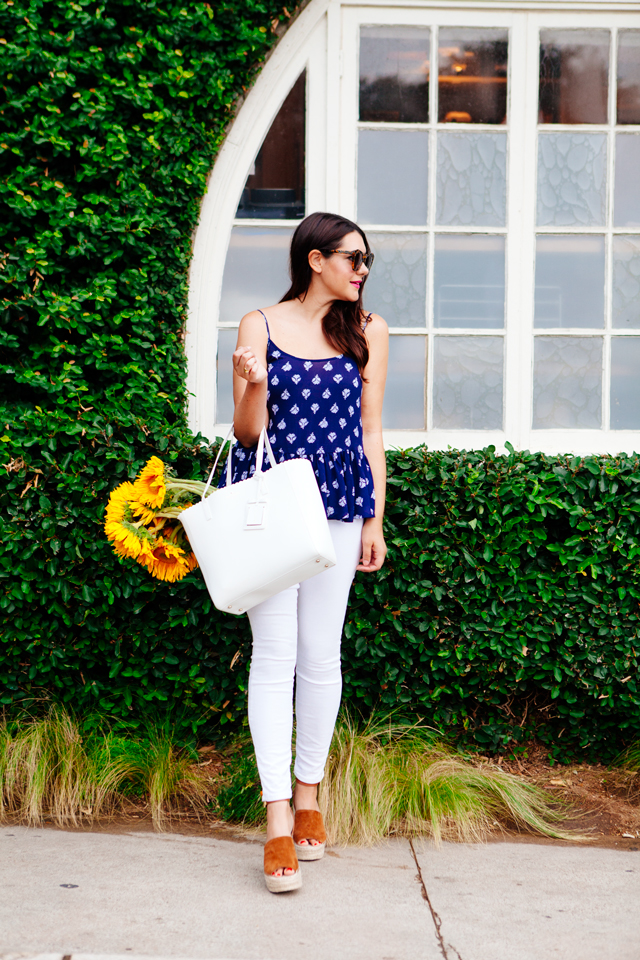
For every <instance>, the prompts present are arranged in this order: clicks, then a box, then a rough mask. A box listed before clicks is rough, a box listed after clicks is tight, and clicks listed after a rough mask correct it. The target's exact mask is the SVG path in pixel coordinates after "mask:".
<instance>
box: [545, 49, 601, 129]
mask: <svg viewBox="0 0 640 960" xmlns="http://www.w3.org/2000/svg"><path fill="white" fill-rule="evenodd" d="M608 82H609V31H608V30H541V31H540V102H539V110H540V123H606V122H607V90H608Z"/></svg>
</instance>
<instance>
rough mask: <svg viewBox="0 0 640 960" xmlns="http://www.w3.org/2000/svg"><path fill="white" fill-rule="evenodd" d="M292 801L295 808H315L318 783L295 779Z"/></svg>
mask: <svg viewBox="0 0 640 960" xmlns="http://www.w3.org/2000/svg"><path fill="white" fill-rule="evenodd" d="M293 802H294V806H295V808H296V810H316V809H317V807H318V784H317V783H303V782H302V781H301V780H296V786H295V792H294V795H293Z"/></svg>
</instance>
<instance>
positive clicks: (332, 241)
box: [280, 213, 371, 374]
mask: <svg viewBox="0 0 640 960" xmlns="http://www.w3.org/2000/svg"><path fill="white" fill-rule="evenodd" d="M354 230H355V231H357V232H358V233H359V234H360V236H361V237H362V239H363V241H364V245H365V249H366V251H367V253H370V251H371V248H370V247H369V241H368V240H367V238H366V236H365V233H364V231H363V230H362V229H361V228H360V227H359V226H358V224H357V223H353V222H352V221H351V220H347V219H346V218H345V217H339V216H337V215H336V214H335V213H312V214H311V215H310V216H309V217H306V218H305V219H304V220H303V221H302V223H300V224H299V225H298V227H297V228H296V231H295V233H294V234H293V237H292V238H291V250H290V254H289V273H290V275H291V286H290V287H289V289H288V290H287V292H286V293H285V295H284V297H283V298H282V300H281V301H280V303H284V302H285V300H295V299H296V298H300V300H304V298H305V296H306V294H307V291H308V289H309V287H310V286H311V278H312V275H313V271H312V269H311V267H310V266H309V254H310V253H311V251H312V250H319V251H320V252H321V253H322V255H323V256H324V257H330V256H331V253H330V251H331V250H335V249H337V248H338V247H340V245H341V242H342V238H343V237H346V235H347V234H348V233H353V231H354ZM365 279H366V278H365ZM363 287H364V281H363V282H362V283H361V284H360V290H359V293H358V299H357V300H356V301H355V302H354V301H351V300H334V301H333V303H332V304H331V306H330V307H329V309H328V311H327V313H326V314H325V316H324V317H323V319H322V331H323V333H324V335H325V337H326V338H327V340H328V341H329V343H330V344H331V346H332V347H334V348H335V349H336V350H340V352H341V353H347V354H348V355H349V356H350V357H352V358H353V359H354V360H355V362H356V364H357V365H358V370H359V371H360V374H362V373H363V372H364V368H365V367H366V365H367V363H368V361H369V348H368V347H367V340H366V337H365V335H364V332H363V330H362V320H363V318H364V316H365V311H364V309H363V306H362V290H363Z"/></svg>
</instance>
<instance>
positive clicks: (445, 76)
mask: <svg viewBox="0 0 640 960" xmlns="http://www.w3.org/2000/svg"><path fill="white" fill-rule="evenodd" d="M507 49H508V41H507V31H506V30H492V29H485V28H482V27H480V28H478V27H472V28H470V27H467V28H466V29H465V28H462V27H441V28H440V33H439V36H438V120H439V121H440V123H505V121H506V117H507Z"/></svg>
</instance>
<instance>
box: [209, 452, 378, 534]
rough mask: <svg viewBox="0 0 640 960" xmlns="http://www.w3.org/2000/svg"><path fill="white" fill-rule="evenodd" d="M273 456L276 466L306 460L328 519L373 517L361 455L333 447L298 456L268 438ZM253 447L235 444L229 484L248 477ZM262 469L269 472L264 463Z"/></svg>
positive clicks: (371, 488) (368, 472)
mask: <svg viewBox="0 0 640 960" xmlns="http://www.w3.org/2000/svg"><path fill="white" fill-rule="evenodd" d="M269 440H270V442H271V445H272V448H273V455H274V457H275V458H276V460H277V462H278V463H284V461H285V460H294V459H298V458H300V459H304V460H309V462H310V463H311V465H312V467H313V472H314V473H315V475H316V480H317V481H318V488H319V490H320V495H321V497H322V500H323V503H324V508H325V512H326V514H327V518H328V519H329V520H342V521H344V522H346V523H350V522H351V521H353V520H367V519H369V518H370V517H374V516H375V490H374V486H373V475H372V473H371V466H370V465H369V461H368V460H367V458H366V456H365V455H364V453H362V452H359V453H357V452H356V451H354V450H345V449H342V448H339V447H338V448H336V449H335V450H332V451H331V453H330V454H325V453H324V452H323V451H316V452H311V451H309V452H308V453H307V452H305V453H304V455H302V456H301V454H300V452H299V451H291V450H285V449H284V448H283V447H281V446H279V445H278V442H277V437H276V436H269ZM256 452H257V446H253V447H243V446H241V445H240V444H236V445H235V446H234V448H233V453H232V458H231V482H232V483H238V481H240V480H246V479H248V478H249V477H252V476H253V474H254V473H255V470H256ZM263 469H269V470H270V469H271V464H270V463H269V461H268V460H266V462H265V463H264V464H263ZM226 479H227V477H226V470H224V471H223V473H222V476H221V477H220V482H219V484H218V486H219V487H224V486H226Z"/></svg>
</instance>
